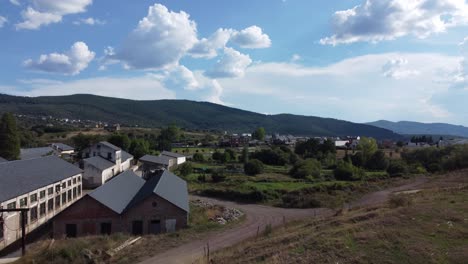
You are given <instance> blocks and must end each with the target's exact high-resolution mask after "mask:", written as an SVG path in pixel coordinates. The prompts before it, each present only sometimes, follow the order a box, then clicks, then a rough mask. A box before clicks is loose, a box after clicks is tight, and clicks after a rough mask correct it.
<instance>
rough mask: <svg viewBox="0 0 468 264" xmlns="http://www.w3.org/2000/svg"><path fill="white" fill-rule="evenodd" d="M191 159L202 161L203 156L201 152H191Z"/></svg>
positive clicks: (203, 159)
mask: <svg viewBox="0 0 468 264" xmlns="http://www.w3.org/2000/svg"><path fill="white" fill-rule="evenodd" d="M193 161H196V162H204V161H205V157H204V156H203V154H200V153H195V154H193Z"/></svg>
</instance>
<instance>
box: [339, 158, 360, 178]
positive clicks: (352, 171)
mask: <svg viewBox="0 0 468 264" xmlns="http://www.w3.org/2000/svg"><path fill="white" fill-rule="evenodd" d="M333 174H334V176H335V179H337V180H339V181H355V180H360V179H361V178H362V177H363V176H364V171H363V170H362V169H359V168H357V167H355V166H353V164H351V163H349V162H344V161H341V162H340V163H338V165H337V166H336V169H335V170H334V171H333Z"/></svg>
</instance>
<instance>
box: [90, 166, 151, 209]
mask: <svg viewBox="0 0 468 264" xmlns="http://www.w3.org/2000/svg"><path fill="white" fill-rule="evenodd" d="M144 184H145V180H143V179H142V178H140V177H138V176H137V175H136V174H135V173H134V172H133V171H125V172H123V173H121V174H119V175H117V176H116V177H114V178H113V179H111V180H110V181H108V182H106V183H105V184H104V185H101V186H100V187H99V188H97V189H96V190H94V191H93V192H91V193H90V194H89V196H91V197H92V198H94V199H95V200H96V201H98V202H100V203H102V204H103V205H105V206H107V207H109V208H110V209H112V210H113V211H114V212H116V213H118V214H121V213H122V212H123V211H124V210H125V208H127V206H128V204H129V203H130V202H131V201H132V200H133V199H134V197H135V196H136V194H137V193H138V192H139V191H140V189H141V188H142V187H143V185H144Z"/></svg>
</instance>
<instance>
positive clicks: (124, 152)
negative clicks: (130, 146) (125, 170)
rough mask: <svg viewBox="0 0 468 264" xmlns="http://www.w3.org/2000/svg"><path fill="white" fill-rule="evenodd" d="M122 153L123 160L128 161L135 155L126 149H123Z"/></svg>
mask: <svg viewBox="0 0 468 264" xmlns="http://www.w3.org/2000/svg"><path fill="white" fill-rule="evenodd" d="M121 155H122V156H121V159H122V162H125V161H127V160H129V159H133V155H132V154H130V153H128V152H126V151H124V150H122V154H121Z"/></svg>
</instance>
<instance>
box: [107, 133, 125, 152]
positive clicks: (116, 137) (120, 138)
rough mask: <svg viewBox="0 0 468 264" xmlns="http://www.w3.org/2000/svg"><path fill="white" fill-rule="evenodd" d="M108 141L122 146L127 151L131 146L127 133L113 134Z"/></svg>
mask: <svg viewBox="0 0 468 264" xmlns="http://www.w3.org/2000/svg"><path fill="white" fill-rule="evenodd" d="M107 141H108V142H109V143H111V144H114V145H116V146H117V147H120V148H122V149H123V150H125V151H128V149H129V148H130V139H129V138H128V136H127V134H119V133H117V134H113V135H111V136H110V137H109V138H108V139H107Z"/></svg>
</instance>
